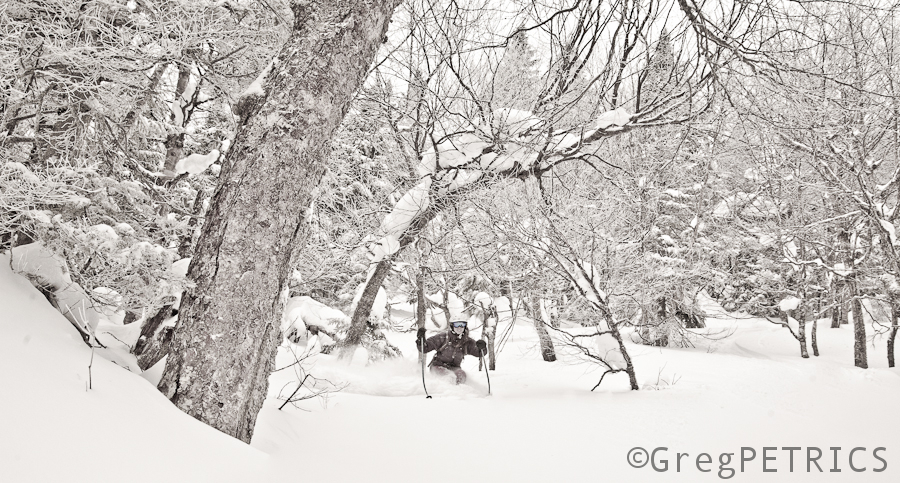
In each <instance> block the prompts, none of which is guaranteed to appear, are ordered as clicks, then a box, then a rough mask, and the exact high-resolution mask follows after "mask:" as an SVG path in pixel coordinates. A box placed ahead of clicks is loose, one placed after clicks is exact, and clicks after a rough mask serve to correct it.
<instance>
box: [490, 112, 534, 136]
mask: <svg viewBox="0 0 900 483" xmlns="http://www.w3.org/2000/svg"><path fill="white" fill-rule="evenodd" d="M492 121H493V123H492V124H493V126H492V127H493V128H494V130H495V131H501V132H503V133H504V134H506V135H508V136H509V137H514V136H520V135H522V134H525V133H527V132H528V131H530V130H531V129H532V128H534V127H537V126H539V125H540V124H542V123H543V122H544V120H543V119H541V118H539V117H536V116H535V115H534V114H532V113H531V112H529V111H520V110H518V109H509V108H503V109H497V110H495V111H494V112H493V116H492Z"/></svg>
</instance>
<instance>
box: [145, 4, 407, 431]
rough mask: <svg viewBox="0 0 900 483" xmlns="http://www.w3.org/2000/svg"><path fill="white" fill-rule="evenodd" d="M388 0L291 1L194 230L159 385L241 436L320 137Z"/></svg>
mask: <svg viewBox="0 0 900 483" xmlns="http://www.w3.org/2000/svg"><path fill="white" fill-rule="evenodd" d="M397 3H399V0H381V1H376V0H372V1H350V0H332V1H329V2H324V1H315V0H311V1H304V2H300V1H294V2H292V4H291V8H292V10H293V13H294V25H293V31H292V33H291V36H290V37H289V38H288V40H287V42H286V45H285V46H284V48H283V49H282V51H281V52H280V53H279V54H278V56H277V57H276V59H275V61H274V67H273V68H272V69H271V72H270V73H269V75H268V79H267V80H266V82H265V93H266V94H265V95H264V96H253V97H249V98H246V97H245V98H244V101H245V102H243V103H242V108H241V116H242V119H243V125H242V127H241V129H240V131H239V133H238V135H237V137H236V138H235V142H234V146H233V147H232V149H231V150H229V152H228V157H227V158H226V161H225V164H224V167H223V170H222V173H221V176H220V178H219V185H218V187H217V189H216V192H215V193H214V194H213V197H212V200H211V203H210V207H209V211H208V213H207V216H206V218H205V222H204V225H203V228H202V231H201V234H200V238H199V239H198V240H197V248H196V251H195V254H194V257H193V259H192V261H191V265H190V267H189V269H188V276H189V277H190V279H191V280H192V281H193V282H194V283H195V286H194V287H192V288H191V289H189V290H187V291H185V293H184V296H183V298H182V303H181V310H180V313H179V322H178V326H177V327H176V328H175V334H174V340H173V342H172V344H171V345H170V348H169V349H170V350H169V359H168V362H167V365H166V370H165V373H164V374H163V377H162V380H161V381H160V383H159V389H160V391H162V392H163V393H164V394H165V395H166V396H167V397H169V398H170V399H171V400H172V402H174V403H175V405H176V406H178V407H179V408H180V409H182V410H183V411H184V412H186V413H188V414H190V415H192V416H194V417H195V418H197V419H199V420H201V421H203V422H205V423H207V424H209V425H211V426H213V427H215V428H217V429H219V430H221V431H223V432H225V433H227V434H230V435H232V436H234V437H236V438H239V439H241V440H243V441H245V442H249V441H250V438H251V436H252V434H253V425H254V423H255V422H256V415H257V413H258V412H259V409H260V408H261V406H262V403H263V400H264V399H265V397H266V392H267V390H268V377H269V373H270V371H271V367H272V363H273V359H274V355H275V350H276V347H277V343H278V338H279V328H278V327H279V322H280V319H281V316H282V310H283V306H284V299H285V296H286V295H287V293H286V288H287V279H288V274H289V273H290V272H291V259H292V255H293V253H294V252H295V251H296V250H297V249H299V248H301V247H302V246H303V244H304V243H305V241H306V236H307V232H306V229H305V217H306V210H307V209H308V208H309V206H310V202H311V193H312V190H313V189H314V188H315V187H316V186H317V185H318V184H319V181H320V179H321V177H322V174H323V171H324V159H325V156H326V155H327V152H328V148H329V141H330V139H331V137H332V134H333V133H334V131H335V129H336V128H337V127H338V125H339V124H340V122H341V120H342V119H343V117H344V114H345V113H346V111H347V108H348V105H349V103H350V100H351V98H352V96H353V93H354V91H355V90H356V89H357V88H358V87H359V86H360V85H361V84H362V82H363V80H364V77H365V74H366V70H367V69H368V67H369V65H370V64H371V61H372V59H373V57H374V55H375V51H376V49H377V47H378V45H379V44H380V43H381V40H382V38H383V36H384V34H385V31H386V28H387V24H388V20H389V19H390V16H391V12H392V11H393V9H394V7H395V6H396V4H397Z"/></svg>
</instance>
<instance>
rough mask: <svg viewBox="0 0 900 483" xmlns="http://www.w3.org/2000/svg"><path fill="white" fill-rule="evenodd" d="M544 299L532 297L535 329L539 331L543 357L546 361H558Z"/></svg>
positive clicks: (532, 317)
mask: <svg viewBox="0 0 900 483" xmlns="http://www.w3.org/2000/svg"><path fill="white" fill-rule="evenodd" d="M542 307H543V300H541V298H540V297H533V298H532V299H531V309H532V310H531V312H532V313H531V319H532V321H533V322H534V330H535V331H537V334H538V340H540V342H541V357H542V358H543V359H544V361H546V362H554V361H556V350H555V349H554V347H553V340H552V339H550V333H549V332H548V331H547V326H548V325H550V321H549V320H544V313H545V311H544V310H541V309H542Z"/></svg>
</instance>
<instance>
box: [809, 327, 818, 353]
mask: <svg viewBox="0 0 900 483" xmlns="http://www.w3.org/2000/svg"><path fill="white" fill-rule="evenodd" d="M818 331H819V321H818V320H816V319H813V325H812V334H810V335H811V336H812V337H811V339H812V341H811V342H812V351H813V355H814V356H816V357H819V343H818V341H817V340H816V332H818Z"/></svg>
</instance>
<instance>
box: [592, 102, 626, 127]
mask: <svg viewBox="0 0 900 483" xmlns="http://www.w3.org/2000/svg"><path fill="white" fill-rule="evenodd" d="M629 122H631V114H629V113H628V111H627V110H625V108H624V107H620V108H618V109H614V110H612V111H606V112H604V113H603V114H600V116H598V117H597V121H596V123H595V124H594V125H595V126H596V127H597V129H609V128H610V127H611V126H624V125H626V124H628V123H629Z"/></svg>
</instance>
